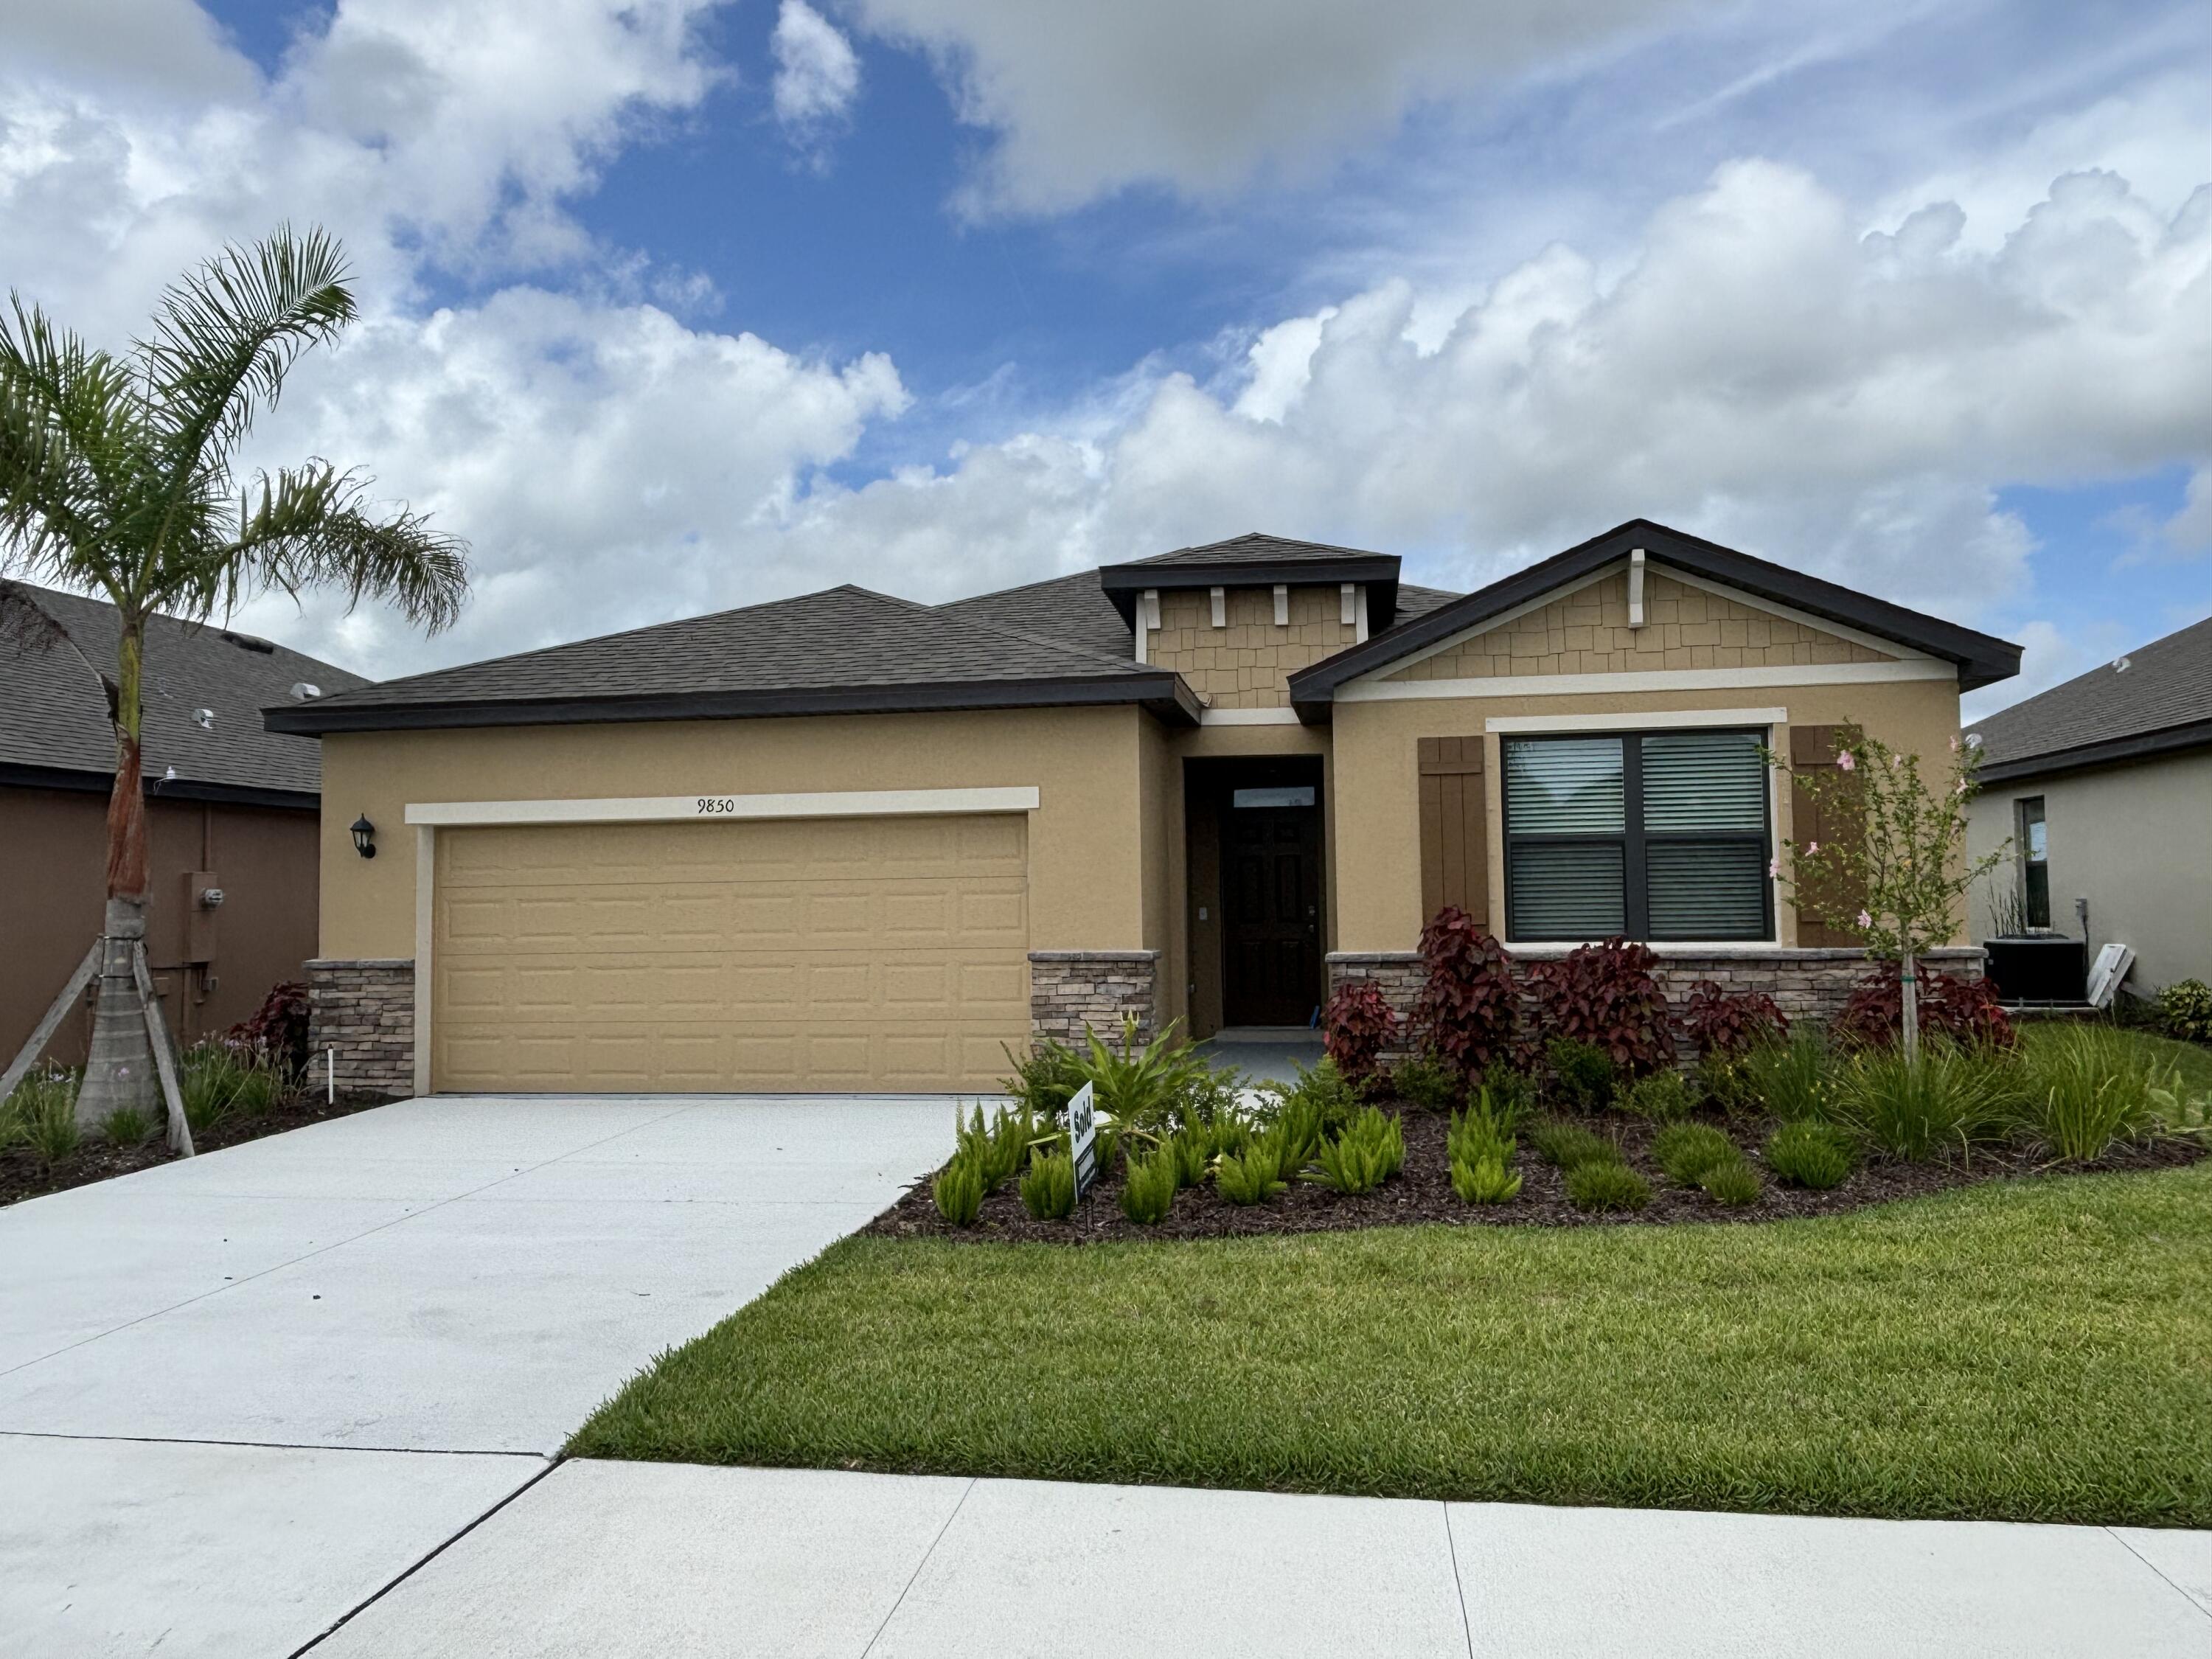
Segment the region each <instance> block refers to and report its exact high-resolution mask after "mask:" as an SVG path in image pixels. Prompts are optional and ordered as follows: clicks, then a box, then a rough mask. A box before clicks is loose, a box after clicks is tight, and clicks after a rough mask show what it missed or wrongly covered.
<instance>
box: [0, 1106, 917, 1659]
mask: <svg viewBox="0 0 2212 1659" xmlns="http://www.w3.org/2000/svg"><path fill="white" fill-rule="evenodd" d="M951 1139H952V1131H951V1103H949V1102H948V1101H945V1100H943V1099H939V1098H933V1097H931V1098H921V1099H916V1098H912V1097H908V1098H906V1099H902V1100H781V1101H778V1100H765V1099H759V1100H747V1101H733V1100H714V1101H702V1100H698V1099H671V1098H655V1099H651V1100H623V1099H596V1098H595V1099H575V1098H564V1099H534V1100H500V1099H484V1098H478V1099H445V1100H436V1101H412V1102H408V1103H404V1104H401V1105H396V1106H389V1107H385V1108H382V1109H378V1110H375V1111H371V1112H365V1113H362V1114H359V1115H356V1116H353V1117H349V1118H343V1119H339V1120H336V1121H331V1122H328V1123H323V1124H318V1125H315V1126H314V1127H310V1128H306V1129H300V1130H295V1131H294V1132H292V1133H289V1134H283V1135H277V1136H272V1137H271V1138H270V1139H266V1140H262V1141H256V1142H252V1143H250V1144H248V1145H246V1146H237V1147H233V1148H231V1149H229V1150H228V1151H224V1152H213V1153H210V1154H208V1155H207V1156H205V1157H203V1158H195V1159H191V1160H190V1161H188V1162H184V1163H179V1164H167V1165H165V1166H163V1167H162V1168H161V1169H158V1170H148V1171H146V1172H144V1173H143V1174H140V1175H135V1176H125V1177H124V1178H123V1179H121V1180H117V1181H110V1182H103V1183H101V1184H100V1185H98V1186H95V1187H88V1188H80V1189H78V1190H77V1191H75V1192H69V1193H61V1194H56V1195H54V1196H53V1197H51V1198H41V1199H34V1200H30V1201H29V1202H27V1203H23V1204H19V1205H16V1206H13V1207H12V1208H10V1209H7V1210H4V1211H0V1275H4V1277H3V1278H0V1283H4V1285H5V1286H6V1290H5V1293H4V1296H0V1655H7V1656H12V1655H15V1654H17V1653H22V1654H37V1655H39V1656H41V1659H74V1656H79V1655H111V1654H112V1655H134V1656H135V1655H143V1654H145V1653H148V1652H150V1651H154V1650H155V1649H156V1648H157V1647H158V1650H159V1651H160V1652H161V1654H162V1655H164V1656H167V1655H173V1654H207V1655H221V1656H224V1659H234V1656H237V1659H252V1656H264V1655H266V1656H283V1655H286V1654H289V1653H291V1652H293V1651H294V1650H296V1649H298V1648H299V1647H301V1645H302V1644H305V1643H307V1642H309V1641H311V1640H313V1638H315V1637H317V1636H319V1634H321V1633H322V1632H324V1631H325V1630H327V1629H329V1628H330V1627H331V1626H332V1625H333V1624H335V1623H336V1622H337V1620H339V1619H340V1618H342V1617H343V1615H344V1614H345V1613H348V1612H349V1611H350V1610H351V1609H352V1608H354V1607H358V1606H359V1605H360V1604H361V1603H362V1601H364V1600H366V1599H367V1598H368V1597H370V1596H372V1595H374V1594H376V1592H377V1591H378V1590H380V1589H382V1588H383V1587H384V1586H386V1584H389V1583H391V1582H392V1580H393V1579H394V1578H396V1577H398V1576H399V1575H401V1574H402V1573H404V1572H405V1571H407V1570H408V1569H409V1568H410V1566H412V1565H414V1564H416V1562H418V1561H420V1560H421V1559H422V1558H423V1557H424V1556H425V1555H426V1554H428V1553H430V1552H431V1551H433V1550H435V1549H436V1548H437V1547H440V1546H441V1545H442V1544H444V1543H445V1542H447V1541H448V1540H450V1539H452V1538H453V1536H454V1535H455V1534H458V1533H459V1532H461V1531H462V1530H463V1529H465V1528H467V1527H469V1526H470V1525H471V1524H472V1523H474V1522H477V1520H478V1519H479V1518H480V1517H482V1516H483V1515H484V1514H485V1513H486V1512H487V1511H488V1510H491V1509H492V1508H493V1507H494V1506H495V1505H496V1504H499V1503H501V1502H502V1501H503V1500H505V1499H506V1498H508V1497H510V1496H512V1495H513V1493H514V1492H518V1491H520V1489H521V1488H522V1487H523V1486H526V1485H527V1484H528V1483H529V1482H530V1481H532V1480H536V1479H537V1478H538V1477H539V1476H541V1475H542V1474H544V1473H545V1471H546V1470H547V1468H549V1467H550V1464H549V1462H548V1459H549V1458H550V1455H551V1454H553V1453H554V1452H556V1451H557V1450H558V1449H559V1448H560V1446H561V1444H562V1442H563V1441H564V1440H565V1439H566V1438H567V1437H568V1434H569V1432H570V1431H572V1430H574V1428H575V1427H576V1425H578V1424H579V1423H580V1422H581V1421H582V1420H583V1419H584V1418H585V1416H586V1415H587V1414H588V1413H590V1411H591V1410H592V1407H594V1406H595V1405H597V1404H598V1403H599V1401H600V1400H602V1399H604V1398H605V1396H606V1395H609V1394H610V1393H611V1392H612V1391H613V1390H614V1389H617V1387H619V1386H620V1385H621V1383H623V1380H624V1379H625V1378H627V1377H628V1376H630V1375H631V1374H632V1373H633V1372H635V1370H638V1369H639V1368H640V1367H641V1366H643V1365H644V1364H647V1362H648V1361H650V1360H651V1359H652V1358H653V1355H654V1354H655V1353H657V1352H659V1351H660V1350H662V1349H664V1348H665V1347H668V1346H671V1345H672V1344H675V1343H678V1342H681V1341H684V1340H686V1339H688V1338H690V1337H693V1336H696V1335H697V1334H699V1333H701V1332H702V1331H704V1330H706V1329H707V1328H708V1327H709V1326H711V1325H713V1324H714V1323H715V1322H717V1321H719V1320H720V1319H721V1318H723V1317H724V1316H726V1315H727V1314H728V1313H730V1312H731V1311H732V1310H734V1309H735V1308H737V1307H738V1305H739V1304H742V1303H744V1302H745V1301H748V1300H750V1298H751V1297H754V1296H757V1295H758V1294H759V1293H760V1291H763V1289H765V1288H766V1287H767V1286H768V1285H769V1284H770V1283H771V1282H772V1281H773V1280H775V1279H776V1278H777V1277H778V1276H779V1275H781V1273H784V1272H785V1271H787V1269H788V1268H790V1267H793V1266H794V1265H796V1264H797V1263H799V1262H800V1261H805V1260H806V1259H807V1258H808V1257H810V1256H811V1255H815V1254H816V1253H817V1251H819V1250H820V1249H822V1248H823V1246H824V1245H826V1244H828V1243H831V1242H832V1241H833V1240H835V1239H836V1238H837V1237H840V1236H842V1234H844V1233H847V1232H849V1231H852V1229H854V1227H857V1226H859V1225H861V1224H862V1223H863V1222H865V1221H866V1220H867V1219H868V1218H869V1217H870V1216H872V1215H873V1214H874V1213H875V1212H877V1211H878V1210H879V1209H881V1208H882V1207H883V1206H884V1205H886V1204H888V1203H889V1202H890V1200H892V1199H893V1198H894V1197H896V1194H897V1193H898V1191H899V1189H900V1188H901V1187H902V1186H903V1185H904V1184H905V1183H906V1182H909V1181H911V1180H912V1179H914V1177H915V1176H917V1175H919V1174H921V1172H923V1171H925V1170H928V1169H930V1168H932V1167H933V1166H934V1165H935V1164H938V1163H939V1162H940V1161H941V1160H942V1158H944V1155H945V1152H947V1151H949V1150H950V1148H951Z"/></svg>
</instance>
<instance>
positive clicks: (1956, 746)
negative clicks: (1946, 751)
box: [1951, 736, 1959, 755]
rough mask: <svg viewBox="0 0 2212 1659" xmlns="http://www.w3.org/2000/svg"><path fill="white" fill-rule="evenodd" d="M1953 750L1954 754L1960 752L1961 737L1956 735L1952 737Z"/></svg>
mask: <svg viewBox="0 0 2212 1659" xmlns="http://www.w3.org/2000/svg"><path fill="white" fill-rule="evenodd" d="M1951 752H1952V753H1953V754H1954V755H1955V754H1957V753H1958V752H1959V739H1958V738H1956V737H1955V736H1954V738H1952V739H1951Z"/></svg>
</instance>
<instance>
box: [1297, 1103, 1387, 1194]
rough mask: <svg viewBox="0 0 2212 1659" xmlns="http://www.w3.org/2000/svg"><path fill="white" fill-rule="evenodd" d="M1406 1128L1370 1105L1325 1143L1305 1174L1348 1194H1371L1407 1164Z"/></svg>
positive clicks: (1308, 1177)
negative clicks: (1308, 1171)
mask: <svg viewBox="0 0 2212 1659" xmlns="http://www.w3.org/2000/svg"><path fill="white" fill-rule="evenodd" d="M1405 1164H1406V1131H1405V1127H1404V1126H1403V1125H1401V1123H1400V1122H1399V1121H1398V1120H1397V1119H1396V1118H1395V1117H1392V1116H1390V1115H1388V1114H1387V1113H1385V1112H1383V1111H1382V1110H1381V1109H1378V1108H1376V1107H1373V1106H1370V1107H1368V1108H1367V1109H1365V1110H1364V1111H1362V1112H1361V1113H1360V1114H1359V1115H1358V1116H1357V1117H1355V1118H1353V1119H1352V1121H1351V1122H1350V1123H1348V1124H1346V1126H1345V1127H1344V1131H1343V1133H1340V1134H1339V1135H1337V1136H1336V1137H1335V1139H1332V1140H1328V1141H1324V1142H1323V1143H1322V1148H1321V1151H1320V1152H1319V1153H1318V1154H1317V1155H1316V1158H1315V1159H1314V1166H1315V1167H1314V1170H1313V1171H1312V1172H1311V1173H1310V1175H1309V1176H1307V1177H1306V1178H1307V1179H1309V1180H1311V1181H1318V1182H1321V1183H1322V1184H1323V1185H1324V1186H1328V1187H1332V1188H1335V1189H1336V1190H1337V1191H1338V1192H1340V1193H1342V1194H1346V1196H1347V1197H1354V1198H1356V1197H1358V1196H1359V1195H1360V1194H1364V1193H1371V1192H1373V1191H1374V1190H1375V1189H1376V1188H1377V1187H1380V1186H1381V1185H1382V1184H1383V1182H1386V1181H1388V1180H1389V1178H1390V1177H1391V1176H1394V1175H1395V1174H1397V1173H1398V1171H1399V1170H1401V1169H1403V1168H1404V1167H1405Z"/></svg>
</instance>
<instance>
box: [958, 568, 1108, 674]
mask: <svg viewBox="0 0 2212 1659" xmlns="http://www.w3.org/2000/svg"><path fill="white" fill-rule="evenodd" d="M937 608H938V610H939V611H946V612H949V613H951V614H952V615H954V616H962V617H975V618H976V619H977V620H979V621H981V622H987V623H991V624H992V625H993V626H994V627H999V628H1017V629H1023V630H1024V631H1025V632H1027V633H1031V634H1042V635H1045V636H1046V637H1047V638H1048V639H1055V640H1066V641H1068V642H1069V643H1070V644H1072V645H1079V646H1081V647H1083V648H1084V649H1085V650H1086V651H1095V652H1097V653H1101V654H1103V655H1105V656H1110V657H1116V658H1119V659H1121V660H1123V661H1125V662H1126V661H1131V660H1133V653H1134V650H1135V647H1133V645H1132V644H1131V642H1130V637H1129V624H1128V623H1126V622H1124V621H1122V620H1121V612H1120V611H1116V610H1115V608H1114V601H1113V600H1111V599H1108V598H1107V597H1106V590H1105V589H1104V588H1103V587H1101V586H1098V573H1097V571H1096V570H1081V571H1078V572H1077V573H1076V574H1074V575H1073V576H1055V577H1054V578H1053V579H1052V580H1049V581H1042V582H1031V583H1030V584H1029V585H1028V586H1024V587H1009V588H1005V589H1002V590H1000V592H996V593H978V594H976V595H975V597H974V598H973V599H954V600H952V601H951V602H950V603H948V604H945V605H939V606H938V607H937Z"/></svg>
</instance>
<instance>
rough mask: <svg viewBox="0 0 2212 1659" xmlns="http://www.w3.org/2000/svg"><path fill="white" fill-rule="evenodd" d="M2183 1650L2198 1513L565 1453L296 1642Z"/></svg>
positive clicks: (460, 1649) (2194, 1595) (956, 1651)
mask: <svg viewBox="0 0 2212 1659" xmlns="http://www.w3.org/2000/svg"><path fill="white" fill-rule="evenodd" d="M458 1653H465V1654H469V1655H471V1656H480V1659H493V1656H514V1659H522V1656H530V1659H564V1656H574V1659H611V1656H639V1659H644V1656H654V1659H664V1656H665V1659H683V1656H694V1655H697V1656H706V1655H714V1656H718V1659H744V1656H756V1655H757V1656H760V1659H769V1656H775V1659H805V1656H823V1659H829V1656H836V1659H862V1656H866V1659H1004V1656H1015V1655H1035V1656H1040V1659H1043V1656H1051V1659H1083V1656H1100V1659H1104V1656H1116V1659H1121V1656H1127V1659H1136V1656H1152V1655H1162V1654H1189V1655H1194V1656H1195V1655H1202V1656H1208V1659H1214V1656H1219V1659H1231V1656H1235V1659H1243V1656H1252V1659H1285V1656H1291V1659H1297V1656H1308V1655H1310V1656H1314V1659H1349V1656H1357V1655H1376V1656H1386V1655H1387V1656H1393V1659H1428V1656H1436V1659H1469V1656H1490V1655H1510V1656H1536V1655H1561V1656H1569V1655H1571V1656H1584V1655H1606V1654H1635V1655H1638V1656H1650V1659H1668V1656H1675V1655H1681V1656H1692V1655H1695V1656H1716V1655H1744V1656H1747V1659H1749V1656H1759V1659H1775V1656H1794V1655H1803V1656H1807V1659H1812V1656H1821V1659H1841V1656H1857V1655H1864V1656H1868V1659H1875V1656H1881V1659H1894V1656H1900V1655H1912V1654H1925V1655H1929V1656H1936V1655H1942V1656H1945V1659H1975V1656H1982V1655H1987V1656H1991V1659H1995V1656H1998V1655H2002V1656H2007V1659H2024V1656H2039V1655H2065V1656H2083V1659H2087V1656H2100V1659H2102V1656H2119V1655H2128V1656H2134V1659H2156V1656H2166V1655H2171V1656H2174V1659H2203V1656H2204V1655H2206V1654H2207V1653H2212V1534H2206V1533H2157V1532H2143V1531H2131V1530H2108V1529H2106V1528H2100V1527H2017V1526H1997V1525H1982V1524H1971V1523H1969V1524H1960V1523H1958V1522H1885V1521H1835V1520H1807V1519H1793V1518H1786V1517H1775V1516H1733V1515H1695V1514H1669V1513H1657V1512H1645V1511H1635V1510H1559V1509H1538V1508H1532V1507H1527V1506H1522V1505H1516V1504H1433V1503H1409V1502H1400V1501H1393V1500H1388V1499H1380V1498H1297V1497H1285V1496H1280V1495H1276V1494H1270V1493H1262V1492H1189V1491H1178V1490H1168V1489H1161V1488H1147V1487H1131V1486H1066V1485H1059V1484H1054V1483H1048V1482H1042V1481H1037V1482H1032V1481H1020V1480H935V1479H926V1478H923V1479H917V1478H914V1477H908V1476H899V1475H875V1474H834V1473H814V1472H805V1471H792V1470H775V1469H717V1468H690V1467H686V1466H683V1465H655V1464H642V1463H592V1462H570V1463H564V1464H562V1466H561V1467H560V1468H557V1469H556V1470H555V1471H554V1473H553V1474H551V1475H550V1476H549V1477H547V1478H546V1479H545V1480H542V1481H540V1482H538V1484H537V1485H535V1486H532V1487H531V1488H530V1490H529V1491H527V1492H524V1493H523V1494H522V1495H521V1496H520V1498H516V1499H515V1500H514V1502H513V1503H512V1504H509V1505H508V1506H507V1508H505V1509H503V1510H501V1511H500V1512H499V1514H498V1515H496V1516H494V1517H493V1518H492V1519H491V1521H489V1522H487V1523H486V1524H485V1525H484V1526H483V1527H481V1528H478V1529H477V1530H476V1531H475V1532H472V1533H471V1534H469V1535H468V1536H467V1537H465V1538H463V1539H461V1540H459V1541H458V1542H457V1543H455V1544H454V1545H453V1547H451V1548H449V1549H447V1550H446V1551H445V1552H443V1553H441V1554H440V1555H439V1556H438V1557H437V1558H436V1559H435V1560H433V1561H431V1562H430V1563H428V1565H426V1566H424V1567H423V1568H422V1570H421V1571H418V1572H416V1573H415V1574H413V1575H412V1576H411V1577H409V1578H408V1579H407V1580H406V1581H405V1582H404V1583H402V1584H400V1585H398V1586H397V1587H396V1588H395V1589H392V1592H391V1593H390V1594H388V1595H385V1596H383V1597H382V1598H380V1600H378V1601H376V1602H374V1604H372V1605H371V1606H369V1607H367V1608H365V1609H363V1610H362V1612H361V1613H358V1614H357V1615H356V1616H355V1617H354V1618H353V1619H352V1620H349V1622H348V1623H347V1624H346V1625H344V1626H343V1627H341V1628H340V1629H339V1630H338V1631H337V1632H335V1633H334V1634H333V1635H332V1636H331V1637H330V1638H328V1639H326V1640H325V1641H324V1642H323V1643H321V1644H319V1645H318V1646H317V1647H316V1648H315V1649H314V1650H313V1654H314V1659H414V1656H420V1659H431V1656H443V1655H449V1654H458Z"/></svg>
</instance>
